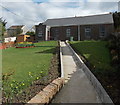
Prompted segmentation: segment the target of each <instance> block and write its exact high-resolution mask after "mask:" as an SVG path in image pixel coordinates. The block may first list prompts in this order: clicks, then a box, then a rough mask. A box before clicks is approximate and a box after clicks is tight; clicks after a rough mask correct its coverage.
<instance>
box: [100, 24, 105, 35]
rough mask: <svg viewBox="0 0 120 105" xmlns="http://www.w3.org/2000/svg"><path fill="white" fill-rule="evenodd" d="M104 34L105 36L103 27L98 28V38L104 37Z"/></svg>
mask: <svg viewBox="0 0 120 105" xmlns="http://www.w3.org/2000/svg"><path fill="white" fill-rule="evenodd" d="M105 34H106V32H105V26H103V25H101V26H100V28H99V35H100V37H104V36H105Z"/></svg>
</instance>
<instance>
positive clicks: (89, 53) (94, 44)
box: [70, 41, 112, 70]
mask: <svg viewBox="0 0 120 105" xmlns="http://www.w3.org/2000/svg"><path fill="white" fill-rule="evenodd" d="M70 44H71V45H72V46H73V48H74V49H75V50H76V51H77V52H78V53H79V54H81V55H82V56H84V57H85V58H86V59H87V60H88V61H89V63H90V64H92V65H93V67H94V69H97V70H110V69H112V67H111V65H110V62H111V58H110V53H109V49H108V48H107V47H106V46H107V42H106V41H73V42H70Z"/></svg>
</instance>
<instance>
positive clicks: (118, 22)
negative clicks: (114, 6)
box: [113, 12, 120, 31]
mask: <svg viewBox="0 0 120 105" xmlns="http://www.w3.org/2000/svg"><path fill="white" fill-rule="evenodd" d="M113 20H114V27H115V29H116V31H117V30H119V31H120V12H115V13H113Z"/></svg>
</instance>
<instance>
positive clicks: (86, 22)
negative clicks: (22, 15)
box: [35, 13, 114, 41]
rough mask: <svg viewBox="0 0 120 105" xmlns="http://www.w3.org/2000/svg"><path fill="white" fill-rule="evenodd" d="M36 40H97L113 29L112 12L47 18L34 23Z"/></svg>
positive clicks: (107, 34)
mask: <svg viewBox="0 0 120 105" xmlns="http://www.w3.org/2000/svg"><path fill="white" fill-rule="evenodd" d="M35 27H36V36H35V39H36V41H40V40H70V38H71V37H73V39H74V40H91V39H94V40H98V39H104V38H106V37H107V36H109V35H110V33H112V32H113V31H114V24H113V17H112V14H111V13H109V14H100V15H92V16H81V17H69V18H57V19H48V20H46V21H45V22H43V23H40V24H39V25H36V26H35Z"/></svg>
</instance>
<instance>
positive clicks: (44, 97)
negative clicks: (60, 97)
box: [28, 78, 64, 105]
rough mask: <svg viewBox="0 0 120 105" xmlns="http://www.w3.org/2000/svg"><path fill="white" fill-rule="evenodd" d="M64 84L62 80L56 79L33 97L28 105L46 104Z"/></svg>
mask: <svg viewBox="0 0 120 105" xmlns="http://www.w3.org/2000/svg"><path fill="white" fill-rule="evenodd" d="M63 84H64V79H63V78H57V79H55V80H53V81H52V82H51V83H50V84H49V85H47V86H46V87H45V88H44V89H43V91H40V92H39V93H38V94H37V95H36V96H35V97H33V98H32V99H31V100H30V101H29V102H28V103H29V104H37V103H39V105H44V104H48V103H49V102H50V101H51V99H52V98H53V96H54V95H55V94H56V93H57V92H58V91H59V90H60V89H61V87H62V86H63Z"/></svg>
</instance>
